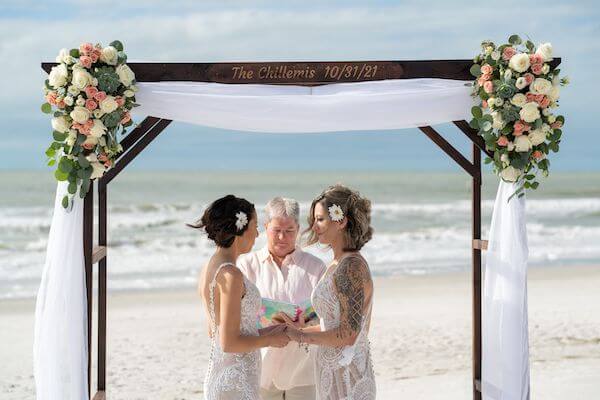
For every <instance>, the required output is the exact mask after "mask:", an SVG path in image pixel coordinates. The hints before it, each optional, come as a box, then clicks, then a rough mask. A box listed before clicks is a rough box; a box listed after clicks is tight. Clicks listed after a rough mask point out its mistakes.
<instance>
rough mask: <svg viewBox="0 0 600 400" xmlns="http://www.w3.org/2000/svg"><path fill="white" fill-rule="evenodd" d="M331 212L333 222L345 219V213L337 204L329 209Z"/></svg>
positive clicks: (330, 216)
mask: <svg viewBox="0 0 600 400" xmlns="http://www.w3.org/2000/svg"><path fill="white" fill-rule="evenodd" d="M328 210H329V218H331V220H332V221H335V222H338V221H341V220H343V219H344V212H343V211H342V207H340V206H338V205H337V204H333V205H332V206H331V207H329V208H328Z"/></svg>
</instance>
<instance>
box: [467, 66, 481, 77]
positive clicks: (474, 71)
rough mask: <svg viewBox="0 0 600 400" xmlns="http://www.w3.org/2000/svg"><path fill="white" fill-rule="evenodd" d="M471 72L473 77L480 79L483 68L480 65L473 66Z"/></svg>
mask: <svg viewBox="0 0 600 400" xmlns="http://www.w3.org/2000/svg"><path fill="white" fill-rule="evenodd" d="M469 72H470V73H471V75H473V76H474V77H475V78H478V77H479V75H481V66H480V65H479V64H473V65H472V66H471V68H470V69H469Z"/></svg>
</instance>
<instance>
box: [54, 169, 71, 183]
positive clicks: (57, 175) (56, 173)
mask: <svg viewBox="0 0 600 400" xmlns="http://www.w3.org/2000/svg"><path fill="white" fill-rule="evenodd" d="M54 177H55V178H56V180H57V181H61V182H62V181H66V180H67V178H69V174H68V173H65V172H62V171H61V170H60V169H58V168H57V169H56V171H54Z"/></svg>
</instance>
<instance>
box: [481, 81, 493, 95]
mask: <svg viewBox="0 0 600 400" xmlns="http://www.w3.org/2000/svg"><path fill="white" fill-rule="evenodd" d="M483 90H485V92H486V93H492V92H493V91H494V84H493V83H492V82H490V81H486V82H485V83H484V84H483Z"/></svg>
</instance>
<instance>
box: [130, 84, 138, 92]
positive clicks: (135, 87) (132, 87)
mask: <svg viewBox="0 0 600 400" xmlns="http://www.w3.org/2000/svg"><path fill="white" fill-rule="evenodd" d="M129 89H131V90H133V92H134V93H136V92H137V91H138V90H140V88H138V87H137V86H136V85H131V86H130V87H129Z"/></svg>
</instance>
